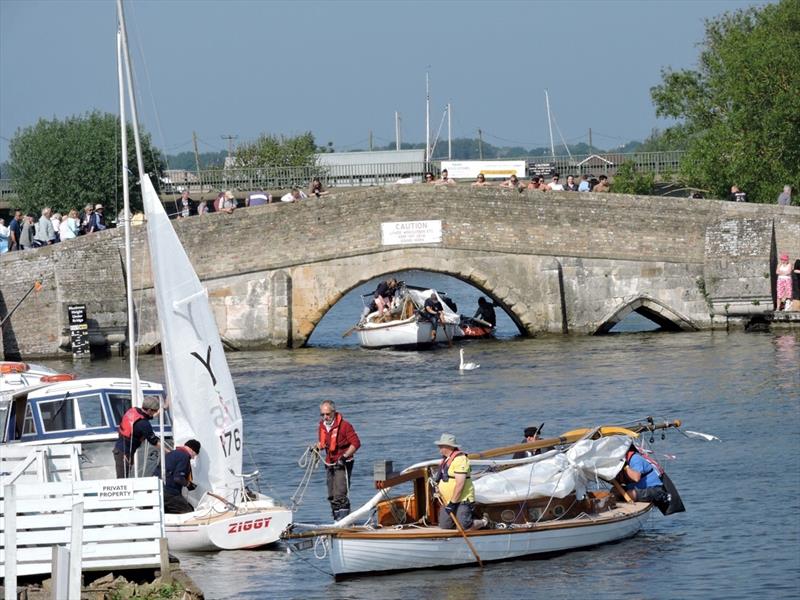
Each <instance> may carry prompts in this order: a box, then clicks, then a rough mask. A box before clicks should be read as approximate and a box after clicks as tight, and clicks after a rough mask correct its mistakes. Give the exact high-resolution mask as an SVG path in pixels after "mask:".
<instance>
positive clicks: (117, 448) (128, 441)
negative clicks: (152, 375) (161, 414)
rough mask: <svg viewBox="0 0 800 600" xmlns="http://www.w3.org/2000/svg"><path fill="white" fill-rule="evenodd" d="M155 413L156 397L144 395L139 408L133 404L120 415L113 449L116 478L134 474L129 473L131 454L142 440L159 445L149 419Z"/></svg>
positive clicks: (158, 446) (157, 446) (130, 469)
mask: <svg viewBox="0 0 800 600" xmlns="http://www.w3.org/2000/svg"><path fill="white" fill-rule="evenodd" d="M156 413H158V398H154V397H153V396H145V399H144V401H143V402H142V406H141V408H139V407H138V406H134V407H132V408H129V409H128V410H127V411H126V412H125V414H124V415H122V419H120V423H119V427H118V428H117V431H118V432H119V437H118V438H117V443H116V444H115V445H114V450H113V454H114V464H115V465H116V467H117V478H118V479H124V478H125V477H130V476H131V475H133V476H135V475H136V474H135V473H131V471H132V468H133V456H134V455H135V454H136V451H137V450H138V449H139V446H141V445H142V442H143V441H144V440H147V441H148V442H150V443H151V444H152V445H153V446H155V447H156V448H160V447H161V441H160V440H159V439H158V436H157V435H156V434H155V432H154V431H153V427H152V426H151V425H150V419H152V418H153V417H154V416H156Z"/></svg>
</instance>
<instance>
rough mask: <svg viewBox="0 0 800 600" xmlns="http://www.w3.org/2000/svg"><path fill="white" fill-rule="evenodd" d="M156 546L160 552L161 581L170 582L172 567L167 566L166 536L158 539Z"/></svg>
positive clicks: (167, 549)
mask: <svg viewBox="0 0 800 600" xmlns="http://www.w3.org/2000/svg"><path fill="white" fill-rule="evenodd" d="M158 548H159V550H160V553H161V581H163V582H164V583H172V569H171V568H170V566H169V547H168V546H167V538H165V537H162V538H161V539H159V540H158Z"/></svg>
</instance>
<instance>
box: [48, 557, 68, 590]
mask: <svg viewBox="0 0 800 600" xmlns="http://www.w3.org/2000/svg"><path fill="white" fill-rule="evenodd" d="M51 570H52V575H51V577H52V579H53V589H52V596H51V597H52V598H53V600H61V599H62V598H68V597H69V550H67V547H66V546H59V545H55V546H53V559H52V567H51Z"/></svg>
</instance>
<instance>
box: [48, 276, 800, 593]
mask: <svg viewBox="0 0 800 600" xmlns="http://www.w3.org/2000/svg"><path fill="white" fill-rule="evenodd" d="M425 277H428V278H429V279H426V280H425V282H424V283H425V284H431V285H436V286H437V287H440V289H441V286H444V289H447V290H448V291H449V292H450V293H451V295H452V296H453V297H454V298H455V299H456V300H457V301H458V303H459V304H460V305H462V306H461V310H462V312H469V310H472V308H474V306H475V299H476V297H477V294H478V292H477V291H476V290H474V289H472V288H469V286H466V285H465V284H462V283H460V282H456V281H455V280H452V279H445V278H443V277H441V276H433V275H429V276H425ZM425 277H423V276H421V275H420V276H419V277H418V278H419V279H425ZM406 280H407V281H408V282H409V283H415V284H416V283H423V282H421V281H417V280H414V281H413V282H412V281H411V280H409V279H408V277H406ZM369 289H374V285H372V284H369V285H365V286H363V287H362V288H359V290H357V291H356V292H353V293H351V294H349V295H348V296H346V297H345V298H344V299H343V300H342V302H340V304H339V305H337V306H336V307H334V309H332V310H331V311H330V313H329V314H328V315H327V316H326V317H325V319H324V320H323V322H322V323H321V324H320V326H319V328H318V330H317V331H316V332H315V333H314V335H313V336H312V338H311V343H312V346H311V347H308V348H303V349H297V350H291V351H290V350H273V351H264V352H241V353H233V354H229V355H228V361H229V364H230V368H231V371H232V373H233V378H234V382H235V383H236V386H237V391H238V394H239V400H240V403H241V407H242V412H243V414H244V417H245V428H246V434H245V435H246V437H245V445H246V448H247V453H248V454H249V455H250V457H251V459H252V462H253V463H254V464H255V465H257V466H258V468H260V469H261V473H262V485H261V489H262V491H263V492H266V493H269V494H271V495H274V496H275V497H277V498H279V499H282V500H284V501H287V500H288V499H289V498H290V497H291V495H292V493H293V492H294V490H295V487H296V486H297V483H298V481H299V479H300V476H301V474H302V471H301V469H300V468H299V467H298V466H297V464H296V461H297V459H298V458H299V457H300V455H301V454H302V452H303V450H304V448H305V447H306V446H307V445H308V444H309V443H310V442H312V441H314V438H315V435H316V426H317V420H318V418H319V417H318V404H319V402H320V400H322V399H326V398H327V399H332V400H334V401H336V403H337V406H338V407H339V408H340V409H341V412H342V413H343V414H344V415H345V417H346V418H348V419H349V420H350V421H351V422H352V423H353V424H354V426H355V428H356V430H357V432H358V434H359V436H360V438H361V441H362V444H363V445H362V448H361V450H360V451H359V453H358V455H357V459H358V460H357V463H356V467H355V471H354V477H353V487H352V491H351V499H352V502H353V506H354V507H356V506H358V505H359V504H361V503H362V502H364V501H366V500H367V499H368V498H370V497H371V496H372V495H373V493H374V489H373V486H372V463H373V462H374V461H378V460H384V459H387V460H393V461H394V464H395V466H396V467H397V466H404V465H407V464H410V463H413V462H417V461H419V460H422V459H426V458H435V457H436V454H437V453H436V448H435V447H434V445H433V440H435V439H437V438H438V436H439V434H440V433H441V432H443V431H449V432H452V433H454V434H456V436H457V437H458V439H459V441H460V442H461V444H462V446H463V447H464V448H465V449H466V450H468V451H473V450H479V449H485V448H490V447H495V446H499V445H505V444H509V443H515V442H517V441H519V440H520V439H521V436H522V430H523V428H524V427H525V426H527V425H538V424H539V423H541V422H542V421H544V422H545V429H544V431H545V435H546V436H549V435H558V434H559V433H562V432H563V431H566V430H569V429H572V428H575V427H579V426H592V425H597V424H601V423H619V422H628V421H631V420H633V419H637V418H641V417H644V416H646V415H653V416H654V417H656V418H658V419H674V418H680V419H682V420H683V422H684V428H685V429H689V430H695V431H703V432H708V433H712V434H714V435H717V436H719V437H720V438H721V439H722V441H721V442H702V441H698V440H693V439H687V438H685V437H683V436H682V435H680V434H678V433H676V432H674V430H673V431H670V432H669V433H668V434H667V437H666V440H663V441H662V440H661V439H660V436H658V435H657V436H656V439H655V443H654V448H655V451H656V457H657V458H659V459H660V460H662V461H664V462H665V463H666V467H667V470H668V471H669V473H670V475H671V477H672V479H673V480H674V481H675V483H676V485H677V486H678V489H679V490H680V492H681V495H682V497H683V500H684V503H685V504H686V507H687V512H686V513H682V514H678V515H674V516H671V517H663V516H661V514H660V513H658V512H657V511H654V513H655V514H653V516H652V517H651V518H650V520H649V522H648V525H647V527H646V528H645V530H644V531H643V532H642V533H640V534H639V535H638V536H636V537H635V538H632V539H630V540H625V541H622V542H620V543H617V544H612V545H607V546H602V547H597V548H592V549H588V550H581V551H575V552H570V553H566V554H563V555H560V556H556V557H551V558H546V559H537V560H520V561H513V562H507V563H499V564H491V565H487V566H486V568H485V569H479V568H477V566H476V567H465V568H461V569H455V570H447V571H418V572H413V573H404V574H398V575H390V576H382V577H363V578H359V579H354V580H349V581H346V582H340V583H336V582H334V581H333V579H332V578H331V577H329V576H328V575H326V574H324V573H322V572H320V571H318V570H315V568H314V567H321V568H323V569H327V566H328V565H327V563H326V562H323V561H315V560H314V559H313V558H311V557H310V556H309V559H310V560H309V562H310V563H312V564H313V566H312V564H308V563H306V562H304V561H303V560H301V559H300V558H298V557H297V556H294V555H289V554H287V552H286V551H285V548H283V547H281V546H278V547H277V548H274V549H267V550H260V551H242V552H220V553H217V554H206V555H191V554H186V555H181V556H180V558H181V561H182V564H183V567H184V568H185V569H186V570H187V571H188V573H189V574H190V575H191V577H192V578H193V579H194V580H195V581H196V582H197V583H198V584H199V585H200V587H201V588H202V589H203V590H204V591H205V593H206V597H207V598H298V599H299V598H351V599H357V598H359V599H360V598H363V599H374V598H411V597H421V598H427V597H443V598H447V599H450V598H452V599H458V600H470V599H473V598H475V599H478V598H486V599H489V598H531V597H534V596H538V597H542V598H581V597H583V598H586V597H599V598H623V597H624V598H673V599H674V598H745V597H749V596H754V595H759V596H760V595H765V596H767V597H769V598H797V597H798V596H800V510H799V509H800V462H799V461H798V458H797V452H798V449H799V448H800V433H798V432H799V431H800V427H799V426H800V423H798V421H800V418H799V417H800V335H799V334H798V333H796V332H795V333H744V332H732V333H725V332H713V333H712V332H698V333H678V334H667V333H653V332H638V333H620V334H616V335H609V336H603V337H541V338H535V339H524V338H519V337H516V335H515V329H514V326H513V323H512V322H511V321H510V319H508V318H507V317H505V316H500V315H499V319H498V322H499V339H497V340H489V341H474V342H470V343H467V344H464V345H463V346H462V347H464V348H465V349H466V354H467V357H468V358H469V360H471V361H475V362H478V363H480V365H481V367H480V369H478V370H477V371H471V372H464V373H461V372H459V371H458V368H457V365H458V360H459V359H458V347H457V346H456V347H453V348H446V347H444V348H440V349H438V350H436V351H432V352H392V351H366V350H362V349H360V348H359V347H358V346H357V345H355V340H353V339H352V336H351V338H346V339H342V338H341V333H342V332H343V331H345V330H346V329H347V328H348V327H349V326H350V325H352V323H353V322H354V321H355V318H356V315H357V313H358V311H359V306H360V300H359V298H358V292H360V291H368V290H369ZM465 309H467V310H465ZM625 328H628V329H642V328H643V327H642V324H641V323H638V322H636V321H633V322H632V323H630V324H627V325H624V326H623V329H625ZM645 328H646V327H645ZM48 364H51V365H53V366H55V367H57V368H61V369H69V370H73V371H78V372H80V373H81V374H86V375H89V374H91V375H95V376H99V375H103V374H114V375H125V374H126V372H127V364H126V363H125V362H124V361H123V360H122V359H117V358H112V359H107V360H102V361H94V362H92V363H91V364H90V365H83V366H81V365H77V366H73V365H72V364H71V363H70V362H58V361H55V362H50V363H48ZM140 372H141V374H142V376H143V377H145V378H149V379H153V380H157V381H162V380H163V378H162V367H161V361H160V358H158V357H150V356H148V357H142V360H141V366H140ZM665 455H668V456H669V457H671V458H668V457H666V456H665ZM246 470H249V469H248V468H247V467H246ZM329 519H330V514H329V511H328V506H327V502H326V501H325V489H324V474H323V473H322V472H317V473H316V475H315V477H314V480H313V482H312V484H311V487H310V488H309V490H308V493H307V494H306V497H305V502H304V503H303V505H302V506H301V507H300V509H299V511H298V514H297V515H296V520H298V521H302V522H329Z"/></svg>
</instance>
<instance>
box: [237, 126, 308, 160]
mask: <svg viewBox="0 0 800 600" xmlns="http://www.w3.org/2000/svg"><path fill="white" fill-rule="evenodd" d="M316 151H317V145H316V144H315V143H314V136H313V134H312V133H311V132H310V131H308V132H306V133H304V134H302V135H297V136H294V137H285V136H275V135H269V134H266V133H262V134H261V135H260V136H259V138H258V139H257V140H256V141H254V142H247V143H244V144H240V145H239V146H238V147H237V148H236V152H235V156H236V161H237V166H238V167H245V168H247V167H306V166H313V165H314V163H315V161H316V159H315V157H314V153H315V152H316Z"/></svg>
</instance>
